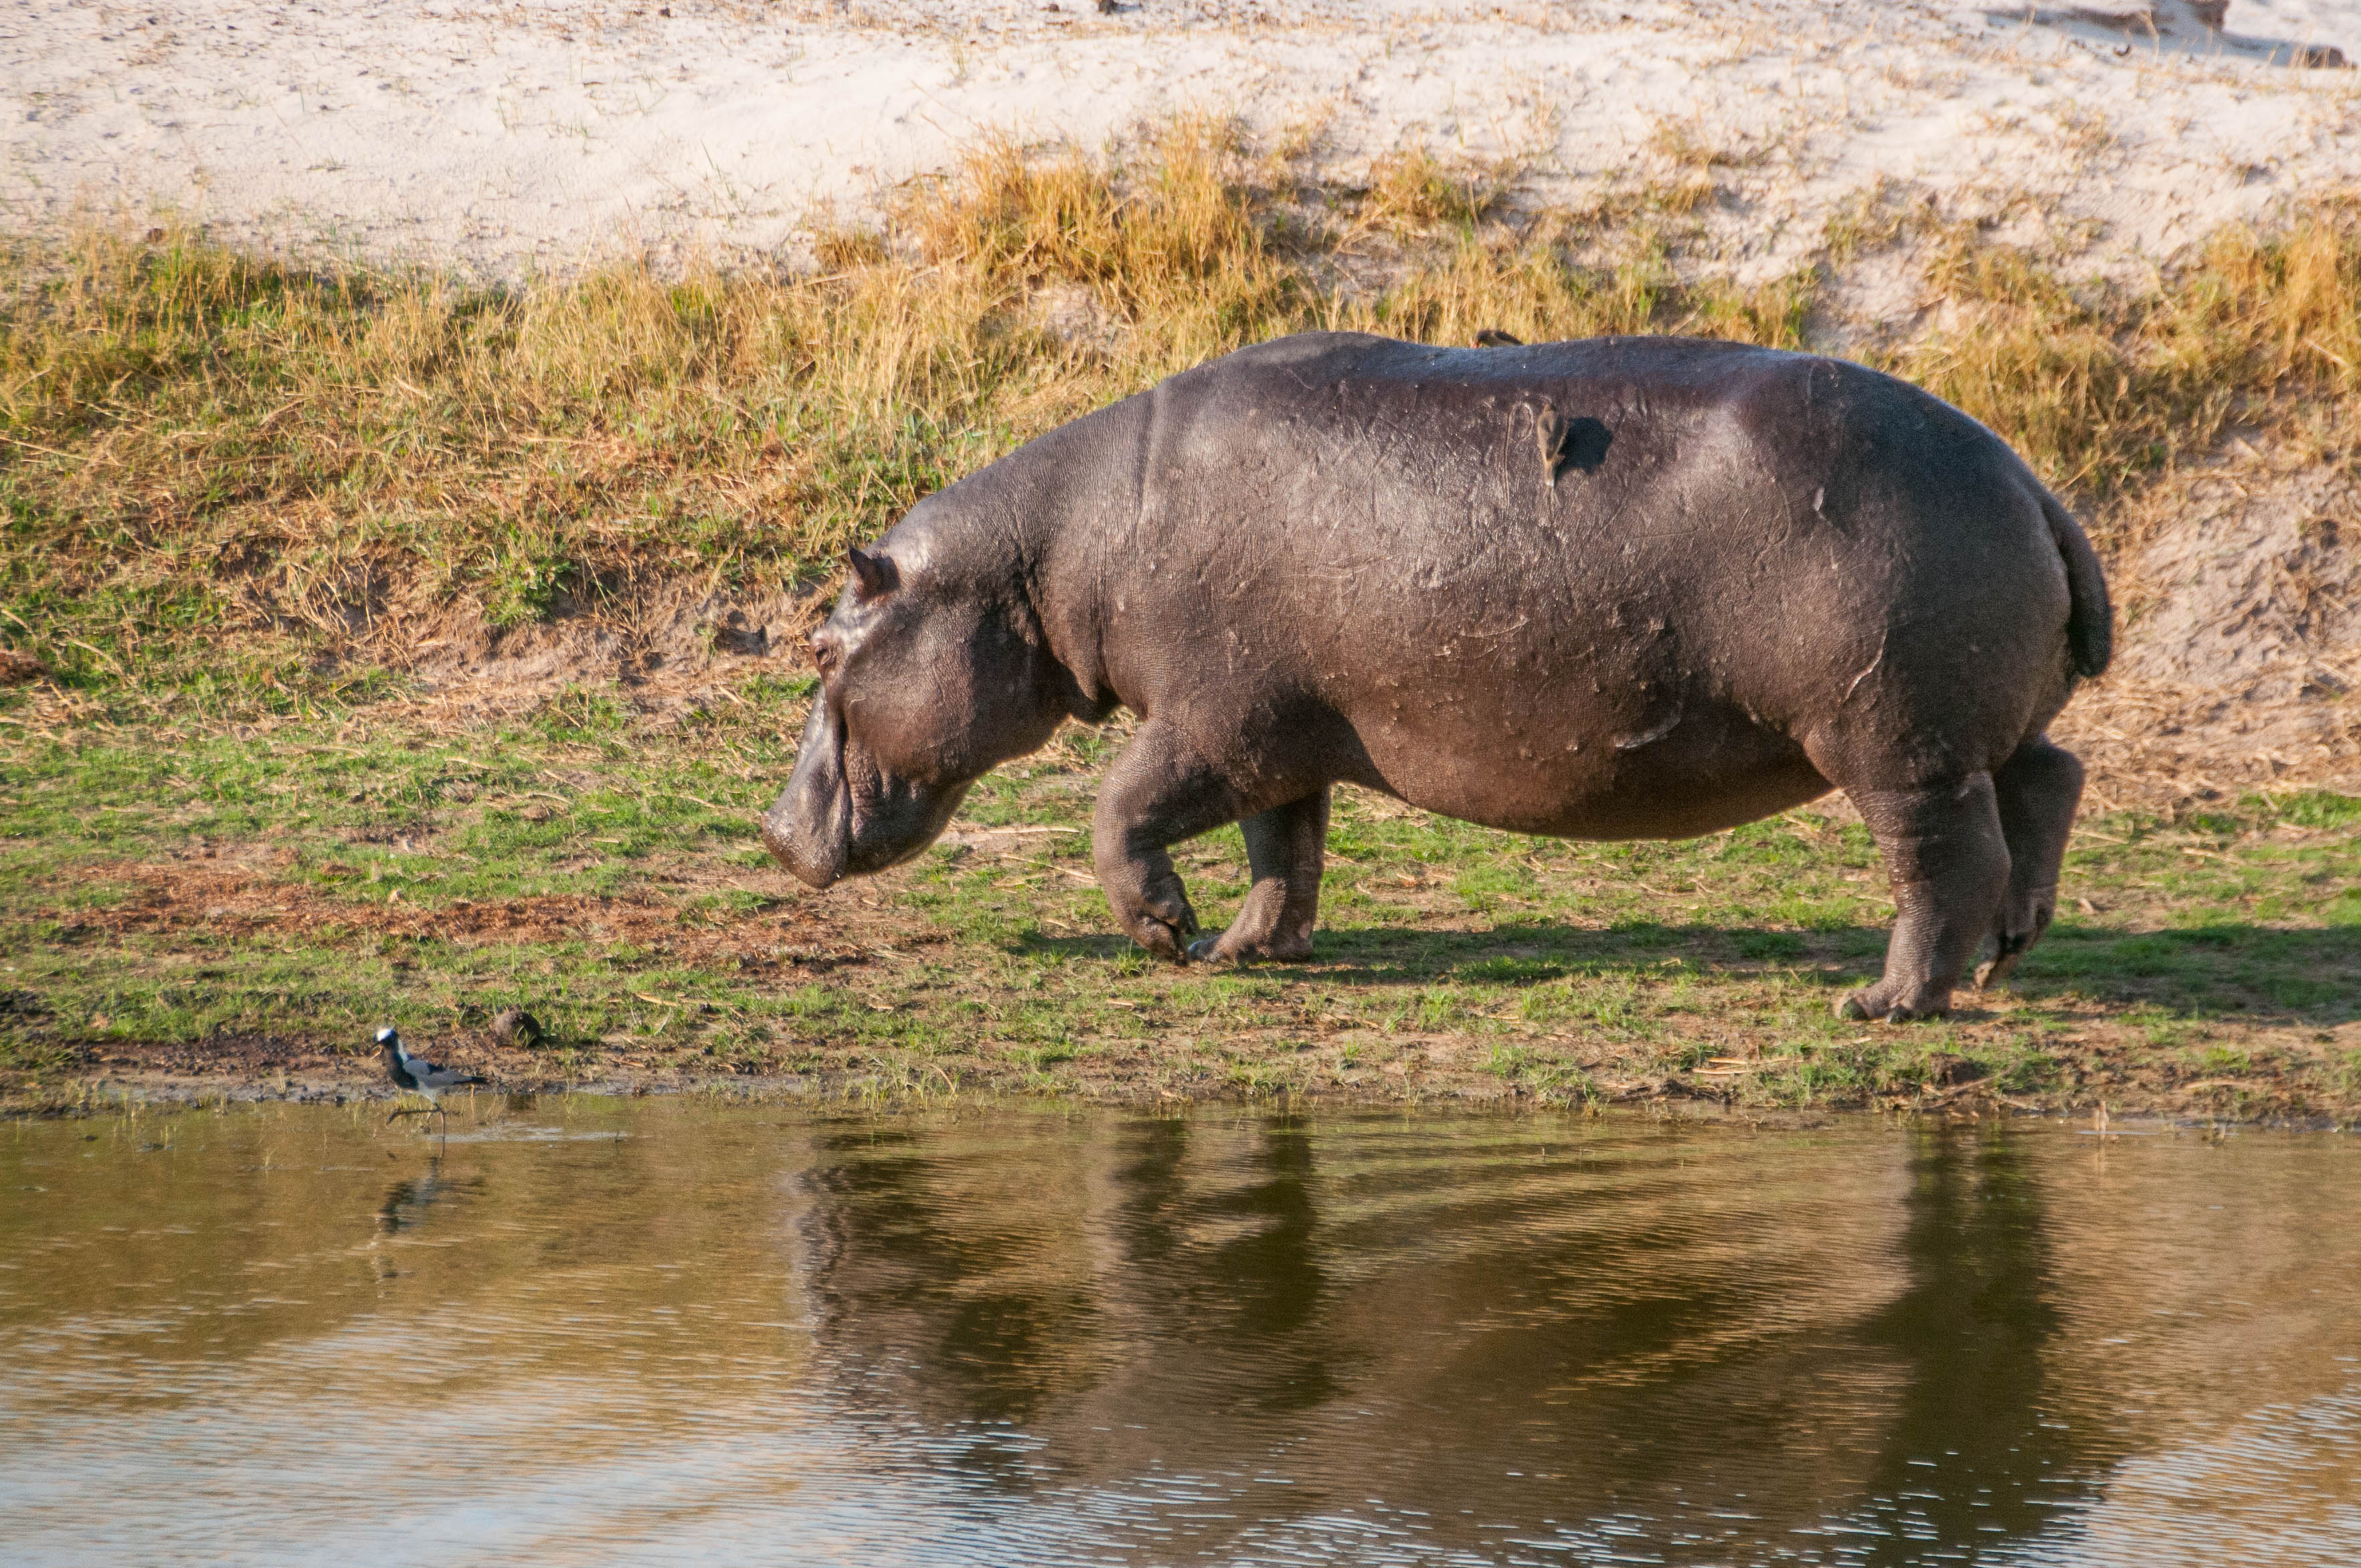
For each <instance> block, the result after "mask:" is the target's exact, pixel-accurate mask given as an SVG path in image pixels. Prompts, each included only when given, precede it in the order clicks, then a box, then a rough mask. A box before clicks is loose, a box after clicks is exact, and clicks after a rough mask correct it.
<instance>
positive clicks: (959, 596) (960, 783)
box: [763, 536, 1065, 887]
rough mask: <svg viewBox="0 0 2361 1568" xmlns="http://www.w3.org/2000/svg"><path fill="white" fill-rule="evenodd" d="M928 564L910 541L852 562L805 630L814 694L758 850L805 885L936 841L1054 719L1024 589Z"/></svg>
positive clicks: (1048, 666)
mask: <svg viewBox="0 0 2361 1568" xmlns="http://www.w3.org/2000/svg"><path fill="white" fill-rule="evenodd" d="M889 550H890V553H889ZM851 567H852V575H851V581H849V582H848V583H847V584H846V585H845V589H844V594H843V597H842V598H840V599H839V600H838V601H837V606H836V609H835V612H834V613H833V614H831V615H830V616H829V618H828V620H827V623H826V624H824V625H823V626H821V627H820V629H819V630H818V631H816V632H814V633H813V634H812V640H811V649H812V659H813V662H814V663H816V664H818V667H819V678H820V685H819V689H818V691H817V692H816V693H814V694H813V696H812V708H811V718H810V719H809V721H808V722H807V723H806V724H805V726H804V739H803V747H802V749H801V750H800V751H798V752H797V753H796V771H795V773H794V774H793V776H791V777H790V778H789V779H788V780H787V787H786V788H785V791H783V792H782V793H781V794H780V795H779V798H778V799H777V801H775V802H774V804H773V805H772V806H771V809H770V810H769V811H768V812H767V813H765V814H764V816H763V843H764V844H765V845H767V846H769V848H770V851H771V853H772V854H773V855H774V856H775V857H776V858H777V859H778V861H779V862H780V863H781V864H782V865H784V866H785V867H786V868H787V869H788V870H789V871H791V872H795V873H796V876H797V877H799V878H801V879H802V880H803V881H804V882H806V883H809V884H811V885H812V886H813V887H827V886H829V884H831V883H835V882H838V881H840V880H841V879H842V878H844V877H847V876H856V875H862V874H866V873H868V872H880V871H884V869H885V868H886V867H888V866H892V865H896V864H899V863H900V862H901V861H906V860H908V859H909V858H910V857H911V856H913V855H915V854H917V852H918V851H919V850H923V849H925V848H926V847H927V846H928V844H931V843H933V842H934V841H935V837H936V835H938V834H939V833H940V832H941V831H942V830H943V825H944V824H945V823H947V822H949V821H950V817H951V813H952V812H954V811H956V810H958V809H959V804H960V801H961V798H962V797H964V796H965V795H966V794H967V789H968V785H970V784H973V783H974V782H975V781H976V780H977V779H979V778H981V777H983V775H984V774H985V773H989V772H990V771H991V770H992V769H993V768H994V766H995V765H996V764H998V763H1000V762H1005V761H1007V760H1008V759H1009V758H1011V757H1020V756H1023V755H1024V754H1025V753H1026V752H1027V751H1032V750H1034V749H1035V748H1037V747H1038V746H1039V745H1040V744H1041V743H1042V742H1043V741H1045V740H1048V739H1049V734H1050V732H1051V731H1052V730H1054V729H1056V728H1057V727H1058V721H1059V719H1060V718H1061V717H1063V715H1064V711H1065V709H1064V706H1063V705H1062V704H1061V703H1060V701H1059V700H1058V699H1057V696H1056V691H1057V687H1056V685H1055V676H1056V673H1057V665H1056V663H1055V662H1054V660H1053V659H1052V658H1051V656H1050V654H1049V650H1048V649H1047V648H1046V647H1045V646H1043V644H1042V641H1041V637H1040V632H1039V630H1038V623H1037V622H1036V620H1034V618H1033V615H1032V612H1031V609H1030V608H1029V607H1028V606H1027V603H1026V601H1025V598H1024V596H1023V594H1022V593H1021V592H1020V591H1019V590H1018V589H1017V588H1016V586H1015V585H1014V584H1012V583H1009V582H1006V581H1001V582H994V583H979V582H978V581H976V580H975V578H974V577H973V576H972V575H971V574H968V573H964V572H952V571H948V570H939V569H937V567H936V566H935V564H934V563H931V562H930V561H929V560H928V551H927V549H926V547H925V541H924V538H923V536H921V537H920V538H919V539H917V540H916V541H914V542H913V543H911V544H910V545H909V546H906V547H900V548H895V547H893V544H892V542H890V541H889V542H888V549H881V550H880V551H878V552H877V553H875V554H862V552H861V551H858V550H855V551H852V552H851Z"/></svg>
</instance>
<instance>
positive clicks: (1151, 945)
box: [1116, 872, 1197, 964]
mask: <svg viewBox="0 0 2361 1568" xmlns="http://www.w3.org/2000/svg"><path fill="white" fill-rule="evenodd" d="M1116 917H1117V918H1118V919H1120V920H1121V921H1122V922H1123V928H1124V931H1125V932H1126V934H1127V935H1128V936H1129V937H1130V938H1131V939H1132V940H1133V941H1135V942H1137V943H1138V944H1139V945H1140V946H1141V947H1143V948H1147V949H1148V951H1149V952H1151V953H1154V954H1155V955H1156V956H1157V957H1158V958H1159V959H1170V960H1171V961H1172V962H1173V963H1176V964H1185V963H1187V962H1188V961H1189V959H1190V957H1191V953H1190V947H1189V944H1190V941H1191V938H1194V937H1195V936H1196V935H1197V912H1196V911H1195V910H1194V909H1192V908H1191V907H1190V906H1189V895H1188V894H1187V893H1185V892H1184V891H1182V889H1181V886H1180V878H1179V877H1178V876H1175V875H1173V874H1172V873H1171V872H1165V873H1164V874H1163V875H1161V876H1159V877H1155V878H1153V879H1151V880H1150V881H1149V883H1148V887H1147V889H1146V890H1145V891H1144V892H1143V893H1142V894H1140V897H1139V901H1138V903H1137V904H1136V905H1133V906H1132V907H1131V908H1128V909H1126V908H1123V907H1122V906H1121V905H1117V908H1116Z"/></svg>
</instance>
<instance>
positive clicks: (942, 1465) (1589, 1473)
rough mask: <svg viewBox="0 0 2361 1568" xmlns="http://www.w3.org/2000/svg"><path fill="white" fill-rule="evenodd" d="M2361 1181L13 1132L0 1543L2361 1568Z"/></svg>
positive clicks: (2302, 1159) (1728, 1161) (2209, 1172)
mask: <svg viewBox="0 0 2361 1568" xmlns="http://www.w3.org/2000/svg"><path fill="white" fill-rule="evenodd" d="M2357 1212H2361V1150H2356V1148H2355V1147H2354V1143H2353V1140H2352V1139H2350V1138H2348V1137H2344V1136H2340V1135H2333V1134H2322V1135H2292V1134H2273V1133H2257V1132H2242V1133H2237V1134H2235V1135H2230V1136H2228V1137H2226V1138H2211V1137H2205V1136H2201V1135H2194V1134H2169V1133H2166V1134H2156V1135H2145V1136H2134V1137H2108V1138H2099V1137H2095V1136H2092V1135H2087V1134H2078V1133H2077V1132H2075V1131H2073V1130H2071V1129H2069V1128H2067V1127H2065V1126H2064V1125H2062V1124H2056V1123H2050V1124H2012V1125H2008V1126H2004V1127H1999V1128H1994V1127H1992V1126H1990V1125H1986V1126H1984V1127H1982V1128H1981V1129H1974V1128H1961V1129H1954V1130H1943V1129H1936V1128H1925V1127H1916V1128H1914V1127H1910V1126H1906V1125H1897V1124H1891V1123H1883V1122H1877V1121H1873V1120H1866V1119H1864V1120H1861V1121H1857V1122H1843V1123H1839V1124H1836V1125H1833V1126H1830V1127H1825V1128H1820V1129H1817V1130H1809V1131H1792V1130H1790V1131H1747V1130H1738V1129H1732V1128H1710V1127H1708V1128H1700V1127H1697V1126H1686V1127H1685V1126H1682V1125H1678V1124H1657V1123H1653V1122H1649V1121H1644V1120H1636V1119H1635V1120H1618V1119H1614V1118H1609V1119H1604V1120H1600V1119H1583V1118H1578V1117H1566V1118H1564V1119H1557V1118H1528V1119H1515V1120H1511V1119H1501V1118H1490V1119H1488V1118H1477V1117H1437V1116H1429V1115H1400V1114H1395V1115H1327V1114H1322V1115H1314V1116H1311V1117H1309V1118H1290V1117H1286V1116H1279V1115H1271V1114H1260V1113H1245V1112H1236V1111H1215V1112H1207V1111H1199V1112H1195V1113H1191V1114H1189V1115H1186V1116H1180V1117H1159V1116H1147V1115H1139V1114H1129V1113H1113V1112H1087V1113H1082V1112H1077V1113H1060V1112H1058V1111H1054V1110H1043V1109H1040V1108H1035V1107H1018V1108H1014V1109H1011V1108H1005V1107H1002V1108H994V1109H992V1110H989V1111H975V1112H968V1113H950V1114H944V1115H939V1116H886V1117H873V1116H851V1115H836V1116H830V1115H819V1114H813V1113H803V1112H796V1111H792V1110H782V1109H781V1108H779V1107H777V1106H747V1105H736V1106H730V1105H716V1104H712V1103H706V1102H696V1101H640V1102H614V1101H600V1100H591V1099H582V1098H566V1097H556V1098H549V1099H544V1100H541V1101H539V1102H529V1101H522V1100H520V1101H514V1102H500V1101H495V1100H491V1099H485V1100H482V1101H479V1102H478V1104H477V1106H476V1107H474V1109H473V1111H472V1112H471V1111H470V1110H469V1109H468V1108H466V1107H462V1108H461V1109H460V1112H459V1113H458V1114H456V1115H455V1116H453V1117H452V1118H451V1123H450V1131H449V1135H448V1136H447V1137H442V1138H438V1137H434V1136H431V1135H426V1134H424V1133H423V1132H422V1131H421V1130H420V1129H419V1127H418V1125H417V1124H415V1123H407V1124H399V1125H396V1126H394V1127H391V1128H388V1127H386V1126H385V1125H383V1124H382V1123H381V1122H380V1120H379V1113H371V1112H368V1111H367V1110H364V1109H345V1110H333V1109H327V1108H320V1107H296V1106H263V1107H256V1108H244V1109H232V1110H227V1111H224V1112H218V1113H216V1112H191V1113H177V1114H170V1115H160V1116H159V1115H142V1116H140V1117H137V1118H135V1119H130V1120H126V1121H118V1122H51V1123H40V1124H16V1125H13V1126H5V1127H0V1558H5V1561H6V1562H7V1563H11V1564H16V1565H20V1568H28V1565H32V1564H49V1563H76V1564H80V1563H164V1562H186V1561H192V1560H199V1559H203V1560H206V1561H224V1562H233V1563H335V1564H339V1565H356V1564H365V1563H436V1564H462V1563H500V1564H512V1563H568V1564H575V1563H675V1562H678V1563H688V1562H699V1563H860V1564H877V1563H979V1564H1018V1563H1061V1564H1062V1563H1199V1562H1211V1563H1405V1564H1408V1563H1419V1564H1425V1563H1454V1564H1456V1563H1471V1564H1473V1563H1548V1564H1557V1563H1698V1564H1706V1563H1715V1564H1720V1563H1970V1562H1973V1563H2123V1564H2139V1565H2141V1568H2150V1565H2154V1564H2159V1563H2272V1564H2277V1563H2322V1564H2328V1563H2334V1564H2339V1565H2343V1564H2348V1563H2354V1562H2356V1561H2361V1226H2356V1224H2355V1223H2354V1217H2355V1215H2356V1213H2357Z"/></svg>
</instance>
